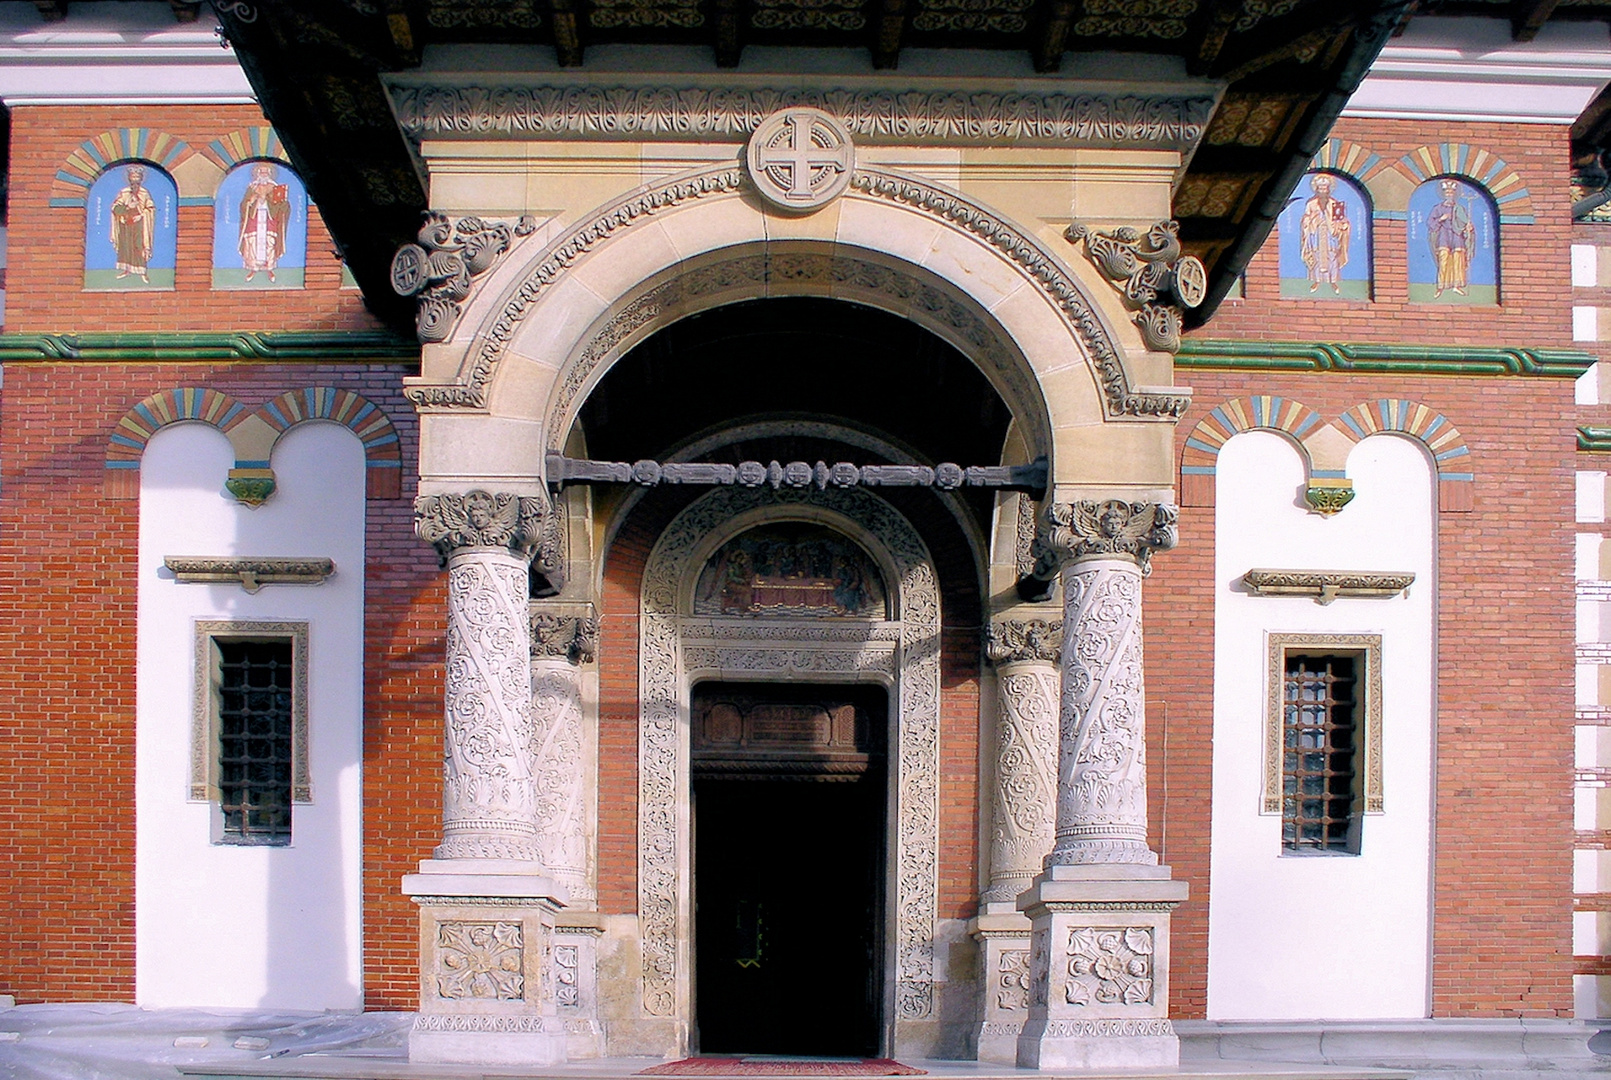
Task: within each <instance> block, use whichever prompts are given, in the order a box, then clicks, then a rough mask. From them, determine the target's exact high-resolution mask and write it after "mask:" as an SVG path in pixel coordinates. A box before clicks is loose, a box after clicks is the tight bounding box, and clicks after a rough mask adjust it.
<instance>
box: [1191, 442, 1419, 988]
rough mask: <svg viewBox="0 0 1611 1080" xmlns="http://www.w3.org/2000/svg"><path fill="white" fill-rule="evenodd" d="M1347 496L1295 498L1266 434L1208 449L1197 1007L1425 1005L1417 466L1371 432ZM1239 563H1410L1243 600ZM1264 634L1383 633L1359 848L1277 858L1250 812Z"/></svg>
mask: <svg viewBox="0 0 1611 1080" xmlns="http://www.w3.org/2000/svg"><path fill="white" fill-rule="evenodd" d="M1348 475H1349V476H1350V477H1351V478H1352V479H1353V481H1354V489H1355V491H1356V495H1355V498H1354V501H1353V502H1352V503H1351V504H1349V506H1348V507H1347V509H1345V510H1343V511H1342V513H1340V514H1337V515H1336V516H1334V517H1332V518H1329V519H1327V518H1322V517H1320V516H1319V515H1316V514H1312V513H1309V512H1308V511H1307V510H1306V509H1305V508H1303V506H1302V491H1303V485H1304V473H1303V466H1302V463H1301V461H1300V459H1299V456H1298V452H1297V450H1296V449H1295V448H1294V447H1293V446H1292V444H1291V443H1289V442H1288V441H1287V440H1286V439H1285V438H1283V437H1282V436H1280V435H1276V434H1274V433H1272V432H1247V433H1244V434H1241V435H1238V436H1236V437H1235V438H1234V439H1232V440H1231V441H1230V442H1229V443H1228V444H1227V445H1226V446H1225V448H1224V450H1222V451H1221V452H1220V455H1219V467H1218V491H1217V498H1216V511H1215V512H1216V515H1217V518H1216V520H1217V522H1218V526H1217V535H1216V538H1215V598H1216V599H1215V619H1214V622H1215V644H1214V652H1215V655H1214V780H1213V783H1214V788H1213V792H1214V798H1213V822H1212V838H1211V843H1212V847H1211V862H1210V874H1211V877H1210V890H1211V898H1210V903H1209V921H1208V1016H1209V1018H1210V1019H1214V1020H1274V1019H1386V1018H1410V1017H1424V1016H1426V1015H1428V1008H1429V996H1430V983H1429V974H1428V971H1429V961H1428V953H1429V948H1430V929H1429V928H1430V915H1429V912H1430V906H1431V905H1430V879H1431V862H1430V855H1431V798H1430V791H1431V776H1432V756H1431V755H1432V727H1433V703H1434V701H1435V697H1434V695H1435V682H1434V680H1435V669H1434V663H1433V658H1434V656H1435V652H1434V648H1435V646H1434V641H1435V638H1434V635H1435V631H1436V627H1435V622H1434V612H1435V599H1436V596H1437V590H1436V583H1435V579H1434V574H1435V566H1434V548H1435V545H1434V528H1435V514H1434V510H1433V507H1434V498H1435V496H1434V487H1435V481H1434V479H1433V471H1432V464H1431V460H1430V458H1429V457H1428V456H1427V454H1426V451H1425V450H1424V449H1423V448H1422V447H1421V445H1420V444H1419V443H1415V442H1411V441H1410V440H1408V439H1405V438H1402V437H1398V436H1391V435H1379V436H1373V437H1371V438H1369V439H1366V440H1365V441H1364V442H1362V443H1361V444H1360V445H1359V446H1358V447H1356V448H1355V449H1354V451H1353V454H1352V456H1351V457H1350V458H1349V460H1348ZM1254 567H1268V568H1275V569H1316V570H1383V571H1387V570H1393V571H1402V570H1412V571H1414V572H1415V575H1416V579H1415V584H1414V586H1413V587H1412V588H1411V590H1410V596H1409V597H1408V598H1403V597H1397V598H1393V599H1346V598H1345V599H1339V600H1337V601H1335V602H1334V603H1332V604H1331V605H1329V606H1324V607H1323V606H1320V605H1319V604H1317V603H1316V602H1315V601H1313V600H1310V599H1306V598H1302V597H1255V596H1251V595H1248V594H1247V593H1246V592H1245V591H1243V590H1242V587H1241V585H1240V579H1241V576H1242V575H1243V574H1244V573H1246V572H1247V571H1248V570H1250V569H1252V568H1254ZM1266 633H1336V634H1342V633H1347V634H1363V633H1379V634H1381V635H1382V639H1383V640H1382V669H1383V670H1382V698H1383V709H1382V767H1383V778H1382V789H1383V795H1384V811H1385V812H1384V813H1382V814H1380V815H1376V814H1372V815H1369V816H1367V817H1366V819H1365V822H1364V831H1363V834H1362V839H1361V845H1360V846H1361V853H1360V854H1359V855H1357V856H1346V855H1307V856H1283V855H1282V854H1281V818H1280V815H1279V814H1268V815H1266V814H1263V813H1261V812H1260V809H1261V802H1260V795H1261V792H1262V790H1263V787H1262V785H1263V741H1262V740H1263V732H1264V725H1265V715H1266V707H1265V695H1266V693H1267V690H1266V686H1267V684H1268V674H1267V672H1266V670H1265V668H1266V663H1267V661H1266V659H1265V656H1266V647H1265V635H1266Z"/></svg>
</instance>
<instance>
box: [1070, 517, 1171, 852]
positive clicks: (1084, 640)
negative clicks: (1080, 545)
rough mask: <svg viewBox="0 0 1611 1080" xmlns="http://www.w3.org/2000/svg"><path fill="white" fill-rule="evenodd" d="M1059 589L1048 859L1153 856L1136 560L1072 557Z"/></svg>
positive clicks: (1139, 574) (1139, 586) (1139, 600)
mask: <svg viewBox="0 0 1611 1080" xmlns="http://www.w3.org/2000/svg"><path fill="white" fill-rule="evenodd" d="M1119 505H1124V504H1119ZM1063 596H1064V611H1063V629H1064V637H1063V696H1062V717H1061V725H1060V746H1059V748H1058V785H1057V842H1056V846H1055V847H1054V848H1053V849H1052V852H1051V854H1050V855H1048V856H1047V858H1046V864H1047V865H1048V866H1051V865H1055V864H1080V863H1142V864H1149V865H1150V864H1155V863H1157V861H1158V856H1157V855H1156V854H1154V853H1153V852H1152V851H1151V850H1150V849H1149V848H1148V847H1147V756H1146V749H1147V747H1146V714H1145V705H1144V694H1143V688H1142V678H1141V670H1142V650H1141V571H1140V568H1139V567H1138V566H1137V565H1136V564H1135V563H1133V562H1131V561H1130V560H1129V559H1123V558H1110V559H1100V560H1095V559H1093V560H1088V561H1084V562H1076V563H1074V564H1073V565H1071V566H1070V567H1068V568H1067V569H1066V570H1065V571H1064V572H1063Z"/></svg>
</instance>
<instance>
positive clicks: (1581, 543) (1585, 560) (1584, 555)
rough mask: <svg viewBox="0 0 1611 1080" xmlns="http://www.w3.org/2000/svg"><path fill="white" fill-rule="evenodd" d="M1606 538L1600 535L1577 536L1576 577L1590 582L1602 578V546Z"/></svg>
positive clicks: (1582, 534)
mask: <svg viewBox="0 0 1611 1080" xmlns="http://www.w3.org/2000/svg"><path fill="white" fill-rule="evenodd" d="M1604 542H1605V537H1603V536H1601V535H1600V534H1599V533H1578V534H1577V559H1576V560H1575V562H1576V567H1575V570H1576V576H1577V577H1579V578H1582V579H1585V580H1588V581H1597V580H1599V578H1600V545H1601V544H1603V543H1604Z"/></svg>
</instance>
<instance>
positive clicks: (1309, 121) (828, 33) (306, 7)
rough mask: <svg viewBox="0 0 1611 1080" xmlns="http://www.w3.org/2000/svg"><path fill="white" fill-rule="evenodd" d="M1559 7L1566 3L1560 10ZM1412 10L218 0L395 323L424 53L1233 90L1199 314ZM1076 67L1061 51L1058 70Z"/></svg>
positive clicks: (972, 2) (693, 0)
mask: <svg viewBox="0 0 1611 1080" xmlns="http://www.w3.org/2000/svg"><path fill="white" fill-rule="evenodd" d="M1563 2H1564V0H1563ZM1408 3H1409V0H276V2H272V3H264V2H246V0H232V2H224V3H215V4H214V7H215V9H216V11H217V12H218V15H219V18H220V21H221V22H222V24H223V29H224V33H225V34H226V36H227V37H228V38H229V40H230V42H231V43H232V44H233V45H234V47H235V51H236V53H237V54H238V55H239V57H240V61H241V64H242V66H243V67H244V68H245V70H246V75H247V77H248V79H250V80H251V83H252V86H253V88H254V89H255V90H256V92H257V95H258V97H259V99H260V100H261V101H262V104H263V108H264V110H265V112H266V113H267V115H268V118H269V120H270V122H272V123H273V124H274V127H275V129H276V130H277V131H278V132H279V135H280V138H281V140H282V141H283V143H284V144H285V147H286V150H287V152H288V153H289V154H290V156H291V160H292V161H293V163H294V164H295V165H296V166H297V168H298V170H299V171H300V172H301V174H302V176H303V178H304V179H305V180H306V182H307V185H308V189H309V192H310V193H311V194H312V196H313V198H314V200H315V201H316V202H317V203H318V205H319V210H320V212H321V213H322V214H323V216H324V219H325V221H326V223H327V224H328V225H329V227H330V229H331V232H332V233H333V234H334V236H335V239H336V242H337V244H338V245H340V247H341V249H342V251H343V253H344V254H345V257H346V259H347V262H348V265H349V266H350V267H351V269H352V272H353V274H354V275H355V276H356V277H357V279H358V283H359V285H360V286H362V288H363V291H364V296H365V299H366V300H367V302H368V303H369V305H370V307H371V308H372V309H373V310H374V311H375V312H376V313H377V314H379V315H380V316H381V317H383V318H385V319H386V320H387V321H389V322H392V323H395V324H397V325H399V326H402V325H406V324H407V323H408V322H409V320H410V319H411V318H412V312H411V310H410V306H411V305H410V304H409V303H408V302H407V301H403V300H401V299H399V298H398V297H396V296H395V295H393V293H392V290H391V288H390V286H389V279H388V268H389V266H390V262H391V258H392V254H393V252H394V251H395V250H396V249H397V247H398V246H399V245H401V244H403V243H406V242H408V241H409V240H411V239H413V236H414V233H415V232H416V231H417V229H418V227H419V222H420V213H421V212H422V211H423V210H424V209H425V206H426V204H425V188H424V185H423V183H422V178H421V176H420V174H419V172H418V170H417V167H416V163H415V160H414V158H413V156H412V155H411V153H410V150H409V148H408V146H407V144H406V142H405V140H404V137H403V135H402V134H401V132H400V130H399V128H398V125H397V123H396V121H395V119H394V118H393V115H392V112H391V109H390V107H389V104H388V102H387V99H386V95H385V93H384V91H383V90H382V87H381V80H380V78H379V77H378V76H380V75H382V74H384V73H387V72H399V71H406V70H408V69H410V68H414V67H417V66H418V65H419V63H420V55H421V51H422V50H423V49H424V47H425V46H426V45H428V44H448V43H456V44H464V43H469V44H477V43H492V42H496V43H500V44H509V43H527V44H537V45H543V46H547V47H549V48H552V49H553V50H554V52H555V55H556V57H557V59H558V61H559V63H560V64H562V65H564V66H569V67H577V68H580V69H582V70H584V71H585V67H586V60H587V50H588V49H589V48H590V47H592V46H594V45H598V44H605V43H618V42H619V43H636V44H647V45H656V44H676V45H689V44H701V45H704V46H706V47H708V48H710V49H711V54H712V58H713V60H714V62H715V64H716V65H718V66H723V67H730V66H732V65H734V64H736V63H737V62H738V60H739V58H740V56H741V55H742V53H743V51H744V49H745V48H746V47H748V46H750V45H789V46H806V47H811V46H819V47H829V46H831V47H837V48H844V47H847V46H852V47H863V48H866V49H867V50H868V51H869V53H870V55H871V59H872V62H873V65H874V66H875V67H877V68H881V69H895V68H898V66H899V63H900V57H901V51H902V50H903V49H906V48H952V49H997V50H1003V49H1004V50H1009V51H1011V50H1017V51H1022V52H1026V53H1028V55H1029V57H1030V59H1031V61H1032V63H1033V66H1034V68H1035V69H1036V70H1037V71H1043V72H1051V71H1056V70H1058V68H1059V67H1060V66H1061V64H1062V63H1063V60H1064V57H1065V54H1078V53H1088V52H1134V53H1152V54H1160V53H1161V54H1167V55H1174V56H1179V57H1182V58H1183V59H1184V60H1185V62H1186V67H1187V69H1188V70H1189V71H1190V72H1191V73H1192V74H1193V75H1198V76H1205V77H1207V78H1211V79H1216V80H1224V81H1225V82H1226V83H1227V84H1228V90H1227V92H1226V95H1225V98H1224V102H1223V104H1222V105H1221V106H1220V108H1219V111H1218V112H1217V113H1216V115H1215V118H1214V120H1213V121H1212V123H1211V125H1210V127H1209V130H1208V132H1207V135H1206V136H1205V138H1204V140H1203V143H1202V146H1201V148H1200V149H1199V150H1198V151H1197V154H1196V156H1195V157H1194V158H1193V159H1192V162H1191V165H1190V168H1189V170H1188V171H1187V173H1186V175H1185V178H1184V179H1183V181H1182V183H1181V185H1180V187H1179V189H1178V190H1177V192H1176V196H1175V213H1176V216H1177V217H1178V218H1179V219H1180V221H1181V235H1182V237H1183V239H1184V240H1185V242H1186V246H1187V247H1188V249H1189V250H1191V251H1192V252H1193V253H1194V254H1196V255H1198V256H1199V257H1200V258H1202V259H1203V261H1204V262H1205V263H1207V265H1208V267H1209V271H1210V282H1211V284H1210V293H1209V302H1208V303H1207V304H1205V305H1204V307H1203V308H1202V309H1199V315H1200V317H1206V315H1207V314H1208V313H1209V312H1211V310H1212V308H1213V306H1214V304H1216V303H1217V302H1218V299H1219V298H1220V297H1221V296H1222V295H1223V294H1224V291H1225V290H1226V289H1227V288H1228V287H1229V286H1230V285H1231V283H1232V282H1233V281H1234V279H1235V278H1236V276H1237V275H1238V274H1240V272H1241V269H1242V267H1243V266H1245V264H1246V262H1247V260H1248V259H1249V258H1251V256H1252V254H1253V252H1254V251H1256V250H1257V249H1258V247H1259V245H1260V244H1261V243H1262V242H1263V240H1264V237H1265V236H1266V235H1267V234H1268V232H1269V230H1270V227H1271V225H1272V224H1273V221H1274V215H1275V214H1276V212H1278V210H1279V208H1280V206H1281V204H1282V201H1283V200H1284V199H1285V198H1286V197H1287V195H1288V194H1289V193H1290V192H1291V190H1292V188H1293V187H1294V186H1295V185H1296V184H1297V181H1298V178H1299V177H1300V176H1301V175H1302V173H1303V170H1304V168H1305V167H1306V166H1307V164H1308V162H1309V159H1310V158H1311V157H1312V156H1313V154H1314V153H1315V151H1316V150H1318V149H1319V147H1320V145H1321V144H1322V143H1323V142H1324V140H1325V138H1326V135H1327V133H1328V132H1329V130H1330V128H1331V124H1332V121H1333V120H1334V119H1335V118H1336V115H1337V113H1338V112H1339V111H1340V110H1341V108H1342V106H1343V104H1344V103H1345V102H1346V101H1347V98H1348V95H1349V94H1350V93H1352V91H1353V90H1354V89H1355V87H1356V86H1357V85H1358V83H1359V80H1360V79H1362V78H1363V77H1364V75H1365V72H1366V70H1367V69H1368V68H1369V66H1370V64H1371V62H1372V61H1373V60H1374V59H1375V57H1376V54H1377V52H1378V51H1379V50H1380V48H1381V46H1382V45H1383V43H1384V42H1385V41H1386V39H1387V38H1388V37H1389V35H1390V34H1391V33H1392V31H1393V30H1394V28H1395V27H1396V26H1397V25H1398V24H1399V23H1400V22H1401V21H1402V19H1403V18H1404V16H1405V12H1406V9H1407V7H1408ZM1075 61H1077V57H1074V58H1071V62H1075Z"/></svg>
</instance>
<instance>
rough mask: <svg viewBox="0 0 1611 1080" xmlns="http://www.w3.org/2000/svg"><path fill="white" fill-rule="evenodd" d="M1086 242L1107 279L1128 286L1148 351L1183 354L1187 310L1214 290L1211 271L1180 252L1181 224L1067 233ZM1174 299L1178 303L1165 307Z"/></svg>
mask: <svg viewBox="0 0 1611 1080" xmlns="http://www.w3.org/2000/svg"><path fill="white" fill-rule="evenodd" d="M1063 235H1064V236H1065V237H1067V238H1068V241H1069V243H1071V244H1072V243H1078V242H1079V241H1081V240H1084V241H1085V254H1086V255H1087V256H1088V257H1089V258H1090V260H1091V262H1092V263H1094V264H1095V265H1096V268H1097V269H1098V270H1100V271H1101V272H1102V276H1103V277H1105V278H1107V279H1108V280H1109V281H1113V282H1122V283H1123V285H1122V291H1123V293H1124V299H1125V302H1126V303H1127V304H1128V305H1129V306H1130V307H1131V308H1132V309H1135V311H1136V314H1135V323H1136V326H1137V328H1139V329H1140V331H1141V338H1142V340H1143V341H1145V342H1146V344H1147V348H1149V349H1152V350H1155V351H1158V352H1171V353H1172V352H1177V351H1179V349H1180V328H1181V308H1183V307H1184V308H1194V307H1196V306H1197V305H1198V304H1201V303H1202V302H1203V297H1204V296H1205V295H1206V294H1207V291H1208V272H1207V270H1206V269H1204V267H1203V264H1202V262H1201V261H1200V260H1199V259H1198V258H1197V257H1196V256H1195V255H1183V254H1181V251H1180V223H1179V222H1175V221H1160V222H1157V223H1156V224H1154V225H1153V226H1152V227H1151V228H1150V229H1148V230H1147V231H1146V232H1145V233H1142V232H1141V231H1140V230H1138V229H1132V228H1129V227H1125V228H1121V229H1114V230H1113V231H1112V232H1108V233H1104V232H1097V231H1095V230H1094V229H1090V228H1087V227H1086V226H1084V225H1081V224H1079V223H1078V222H1076V223H1075V224H1073V225H1070V226H1069V227H1068V229H1067V230H1066V231H1065V232H1064V233H1063ZM1160 297H1168V298H1169V299H1170V300H1171V301H1173V302H1172V303H1160V302H1159V300H1160Z"/></svg>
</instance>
